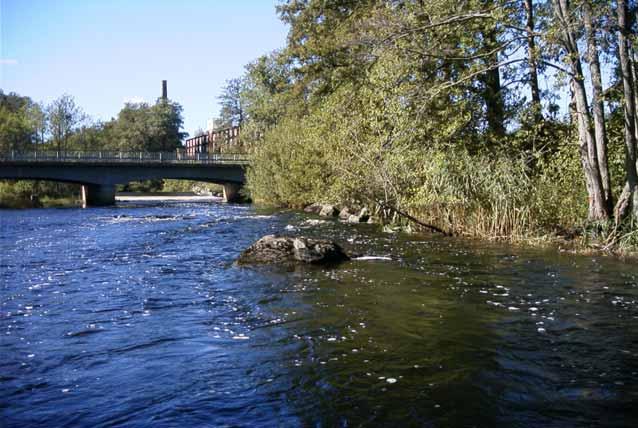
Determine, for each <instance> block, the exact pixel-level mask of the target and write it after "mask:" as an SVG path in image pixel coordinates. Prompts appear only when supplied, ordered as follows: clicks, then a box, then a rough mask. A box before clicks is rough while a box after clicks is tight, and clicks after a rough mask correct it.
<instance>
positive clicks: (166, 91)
mask: <svg viewBox="0 0 638 428" xmlns="http://www.w3.org/2000/svg"><path fill="white" fill-rule="evenodd" d="M167 99H168V90H167V89H166V80H162V100H164V101H166V100H167Z"/></svg>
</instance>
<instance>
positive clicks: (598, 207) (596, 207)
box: [553, 0, 610, 221]
mask: <svg viewBox="0 0 638 428" xmlns="http://www.w3.org/2000/svg"><path fill="white" fill-rule="evenodd" d="M553 3H554V13H555V15H556V18H557V20H558V21H559V23H560V25H561V27H562V33H563V34H562V43H563V46H564V47H565V49H566V51H567V60H568V62H569V65H570V68H571V79H570V83H571V88H572V90H573V93H574V101H575V107H576V122H577V124H578V141H579V152H580V158H581V163H582V166H583V172H584V174H585V179H586V181H587V192H588V194H589V210H588V216H587V217H588V220H589V221H601V220H607V219H609V216H610V212H609V210H608V209H607V205H606V204H605V196H604V190H603V185H602V181H601V178H600V169H599V166H598V153H597V149H596V139H595V137H594V133H593V130H592V127H591V116H590V114H589V107H588V102H587V92H586V90H585V80H584V78H583V69H582V64H581V62H580V52H579V49H578V43H577V37H576V34H575V32H574V30H573V26H574V24H573V22H571V19H570V18H569V16H570V11H569V1H568V0H553Z"/></svg>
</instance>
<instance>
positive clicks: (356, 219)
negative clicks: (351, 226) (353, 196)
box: [348, 208, 370, 223]
mask: <svg viewBox="0 0 638 428" xmlns="http://www.w3.org/2000/svg"><path fill="white" fill-rule="evenodd" d="M368 219H370V214H368V210H367V209H366V208H363V209H362V210H361V211H359V214H352V215H351V216H350V217H348V223H365V222H367V221H368Z"/></svg>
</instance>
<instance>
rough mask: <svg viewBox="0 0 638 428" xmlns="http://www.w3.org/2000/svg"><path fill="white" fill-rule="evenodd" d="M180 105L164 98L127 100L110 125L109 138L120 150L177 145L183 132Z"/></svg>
mask: <svg viewBox="0 0 638 428" xmlns="http://www.w3.org/2000/svg"><path fill="white" fill-rule="evenodd" d="M183 123H184V120H183V118H182V107H181V106H180V105H179V104H177V103H174V102H171V101H168V100H162V99H160V100H158V102H157V103H156V104H154V105H153V106H151V105H149V104H147V103H127V104H125V105H124V108H122V110H121V111H120V113H119V114H118V117H117V120H115V121H114V123H113V127H112V134H113V135H112V138H113V139H114V141H115V142H116V146H117V148H118V149H119V150H122V151H135V152H137V151H140V152H157V151H172V150H175V149H176V148H178V147H180V146H181V141H182V139H183V138H184V137H185V136H186V135H187V134H186V133H184V132H182V131H181V128H182V126H183Z"/></svg>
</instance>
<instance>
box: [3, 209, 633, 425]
mask: <svg viewBox="0 0 638 428" xmlns="http://www.w3.org/2000/svg"><path fill="white" fill-rule="evenodd" d="M275 232H288V233H305V234H309V235H315V236H322V237H330V238H333V239H336V240H338V241H339V242H342V243H343V244H344V246H346V247H347V248H348V249H349V250H350V251H351V252H352V253H355V254H360V255H362V256H363V257H362V258H361V259H359V260H353V261H351V262H348V263H345V264H343V265H342V266H340V267H338V268H335V269H330V270H322V269H319V268H297V269H295V270H292V271H284V270H281V269H267V268H257V269H250V268H238V267H236V266H234V265H233V263H232V262H233V260H234V259H235V258H236V257H237V255H238V254H239V252H240V251H241V250H242V249H243V248H245V247H247V246H248V245H249V244H250V243H252V242H253V241H254V240H255V239H257V238H259V237H261V236H263V235H265V234H268V233H275ZM0 243H1V250H2V256H1V259H0V269H1V270H0V279H1V284H0V285H1V294H0V305H1V306H0V338H1V339H0V340H1V342H0V345H1V349H2V358H1V359H0V412H1V413H0V422H2V426H43V427H44V426H47V427H49V426H89V425H90V426H98V427H101V426H127V427H128V426H151V425H152V426H249V427H253V426H320V427H332V426H360V425H363V426H379V425H385V426H480V427H490V426H507V427H510V426H521V427H524V426H525V427H526V426H538V427H548V426H556V427H568V426H583V427H586V426H618V427H621V426H638V410H637V406H638V373H637V372H638V269H637V268H636V266H635V265H634V264H632V262H629V261H621V260H617V259H612V258H603V257H582V256H572V255H560V254H557V253H555V252H553V251H546V252H544V251H540V250H520V249H514V248H509V247H506V246H502V245H487V244H477V243H469V242H467V241H461V240H456V239H442V238H436V237H423V238H415V237H409V236H400V235H384V234H380V233H378V232H377V231H376V229H375V228H374V227H372V226H368V225H361V226H357V227H352V226H345V225H341V224H339V223H336V222H315V221H310V222H308V221H307V219H306V218H304V217H303V216H301V215H298V214H290V213H288V214H281V215H269V214H268V213H257V212H255V210H254V209H253V208H250V207H248V206H232V205H217V204H187V203H173V204H171V203H159V204H158V203H153V204H142V205H140V204H138V205H134V204H125V203H122V204H120V205H119V206H118V207H117V208H103V209H87V210H75V209H59V210H56V209H41V210H24V211H2V212H0Z"/></svg>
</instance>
